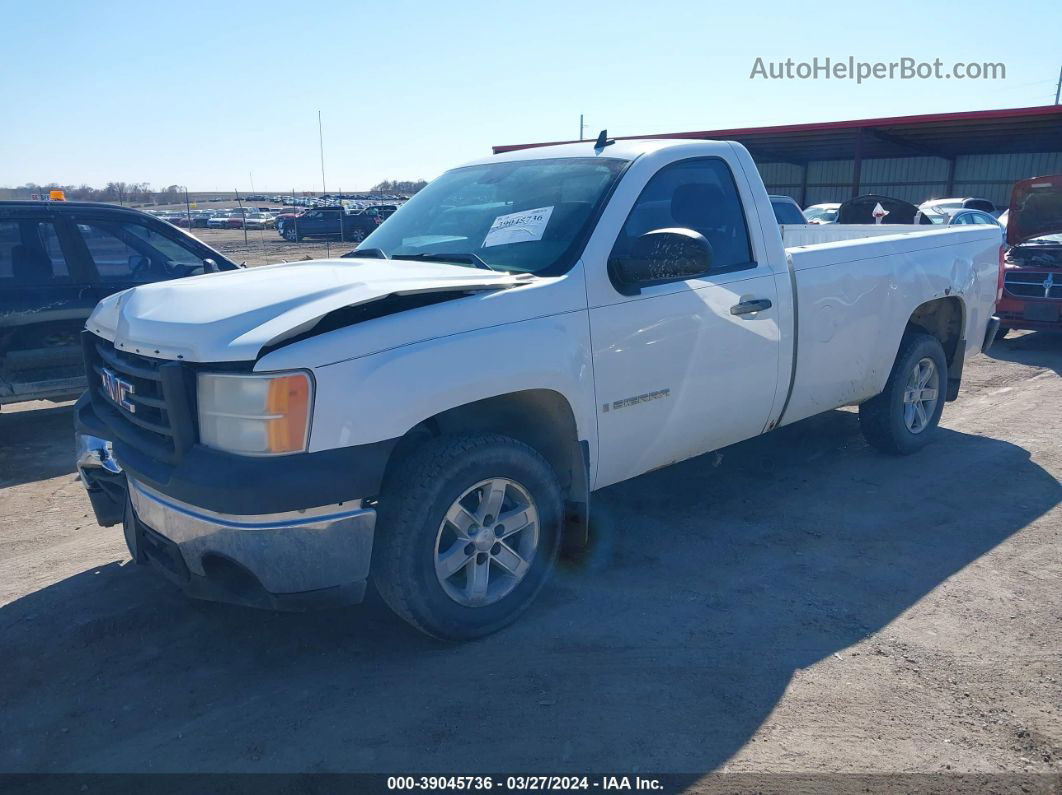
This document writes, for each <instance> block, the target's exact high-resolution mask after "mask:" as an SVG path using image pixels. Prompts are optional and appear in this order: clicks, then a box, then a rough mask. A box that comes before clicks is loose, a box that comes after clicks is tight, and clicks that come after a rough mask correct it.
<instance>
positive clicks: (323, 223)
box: [277, 207, 383, 243]
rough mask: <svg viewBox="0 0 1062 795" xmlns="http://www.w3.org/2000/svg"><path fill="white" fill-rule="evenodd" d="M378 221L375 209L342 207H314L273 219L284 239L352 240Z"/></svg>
mask: <svg viewBox="0 0 1062 795" xmlns="http://www.w3.org/2000/svg"><path fill="white" fill-rule="evenodd" d="M382 221H383V219H382V218H381V217H380V215H379V214H378V213H377V214H369V213H365V212H360V213H352V212H348V211H346V210H345V209H343V208H342V207H315V208H314V209H312V210H307V211H306V212H304V213H301V214H299V215H298V216H296V217H295V218H287V217H284V216H281V217H280V218H278V219H277V232H279V233H280V236H281V237H283V238H284V239H285V240H291V241H297V240H302V239H303V238H304V237H338V238H341V239H342V240H348V241H350V242H354V243H356V242H360V241H361V240H363V239H364V238H365V237H366V236H367V235H368V234H370V233H371V232H372V231H373V230H374V229H376V227H377V226H379V224H380V223H381V222H382Z"/></svg>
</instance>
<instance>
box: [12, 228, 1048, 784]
mask: <svg viewBox="0 0 1062 795" xmlns="http://www.w3.org/2000/svg"><path fill="white" fill-rule="evenodd" d="M273 236H274V237H275V234H274V235H273ZM203 237H204V239H209V238H208V236H207V235H206V234H204V235H203ZM266 237H267V238H269V237H270V233H266ZM240 238H241V242H242V233H240ZM1060 373H1062V340H1060V339H1059V338H1051V337H1049V336H1046V335H1043V334H1024V335H1021V336H1018V337H1015V338H1013V339H1008V340H1007V341H1006V342H1004V343H1002V344H997V345H996V346H994V348H993V351H992V356H991V357H981V358H979V359H978V361H977V362H976V363H974V364H972V365H970V366H968V368H967V372H966V375H965V383H964V388H963V392H962V395H961V397H960V399H959V401H958V402H956V403H952V404H949V405H948V407H947V409H946V410H945V412H944V418H943V430H942V431H941V432H940V434H939V438H938V440H937V441H936V442H935V443H934V444H932V445H931V446H930V447H928V448H927V449H925V450H924V451H922V452H921V453H919V454H917V455H916V456H913V457H910V458H902V459H901V458H892V457H887V456H884V455H881V454H879V453H877V452H875V451H873V450H871V449H870V448H868V447H867V445H866V443H865V442H864V441H863V439H862V437H861V436H860V434H859V429H858V423H857V419H856V415H855V414H854V413H853V412H851V411H847V410H845V411H833V412H830V413H828V414H826V415H823V416H821V417H817V418H813V419H811V420H808V421H805V422H802V423H799V424H797V425H795V426H792V427H789V428H786V429H783V430H781V431H779V432H776V433H774V434H770V435H768V436H765V437H762V438H759V439H755V440H752V441H750V442H746V443H743V444H740V445H736V446H734V447H732V448H728V449H726V450H724V451H722V454H721V455H719V454H712V455H707V456H703V457H701V458H697V459H694V460H691V461H688V462H686V463H684V464H680V465H677V466H674V467H671V468H669V469H666V470H661V471H658V472H655V473H652V474H650V475H646V476H643V477H641V478H638V479H636V480H634V481H632V482H629V483H625V484H621V485H619V486H615V487H611V488H609V489H606V490H604V491H602V492H598V493H597V494H596V495H595V501H594V506H593V508H594V512H595V520H594V533H595V542H594V545H593V547H592V549H591V550H590V551H589V552H588V553H587V554H586V555H585V556H584V557H583V558H582V559H581V560H580V561H578V562H569V563H566V564H565V565H564V566H563V567H562V568H561V569H560V570H559V571H558V572H557V573H556V575H555V576H554V577H553V579H552V581H551V583H550V585H549V586H547V588H546V589H545V590H544V592H543V594H542V596H541V597H540V599H539V601H538V602H537V603H536V604H535V605H534V606H533V607H532V608H531V610H530V611H529V612H528V613H526V614H525V615H524V616H523V618H521V620H520V621H519V622H518V623H517V624H515V625H514V626H512V627H511V628H509V629H507V630H505V631H503V632H501V633H499V634H497V635H494V636H492V637H490V638H487V639H484V640H482V641H478V642H475V643H470V644H467V645H460V646H454V645H446V644H442V643H438V642H435V641H432V640H429V639H427V638H425V637H423V636H421V635H419V634H417V633H416V632H415V631H413V630H411V629H409V628H408V627H406V626H405V625H404V624H403V623H401V622H400V621H399V620H397V619H395V618H393V617H392V616H391V615H390V614H389V613H388V612H387V610H386V609H385V607H384V606H383V605H382V604H381V602H380V600H379V599H378V598H377V597H375V596H374V595H371V594H370V597H369V600H368V602H367V603H366V604H364V605H362V606H360V607H357V608H351V609H346V610H339V611H331V612H327V613H311V614H278V613H268V612H260V611H255V610H250V609H244V608H238V607H229V606H224V605H216V604H208V603H198V602H193V601H189V600H187V599H186V598H184V597H183V596H182V595H181V594H180V593H178V592H177V591H176V590H174V588H172V587H171V586H170V585H168V584H167V583H165V582H164V581H163V580H162V579H160V578H159V577H157V576H156V575H154V574H153V573H152V572H151V571H150V570H146V569H144V568H141V567H137V566H135V565H132V564H130V563H129V561H128V558H127V555H126V552H125V548H124V546H123V542H122V537H121V532H120V530H119V529H118V528H110V529H103V528H100V527H98V526H97V525H96V524H95V522H94V520H93V518H92V515H91V511H90V508H89V503H88V500H87V499H86V497H85V494H84V492H83V490H82V487H81V485H80V484H79V483H78V482H77V479H76V476H75V474H74V470H73V460H72V455H71V412H70V409H69V407H68V406H62V407H47V406H45V407H39V406H25V407H21V408H18V409H15V410H12V411H9V410H5V411H4V412H3V414H0V672H2V673H0V771H6V772H20V771H24V772H29V771H76V772H92V771H96V772H104V771H106V772H113V771H157V772H161V771H250V772H270V771H289V772H292V771H308V772H339V771H372V772H390V773H395V772H403V773H414V772H421V771H443V772H449V773H465V774H474V773H483V772H487V771H492V772H503V771H509V772H512V771H523V772H537V773H546V772H574V773H593V772H598V773H631V772H636V771H646V772H650V771H651V772H672V773H682V774H684V775H685V776H686V777H687V778H686V779H684V780H686V781H687V782H688V783H689V785H691V786H692V787H693V788H695V789H696V788H697V782H698V780H699V779H700V777H701V776H703V775H705V774H707V773H709V772H712V771H715V772H717V773H723V772H725V773H735V774H737V773H785V772H789V773H813V774H820V773H825V772H831V771H848V772H856V773H890V774H895V773H901V772H903V773H920V772H925V773H947V772H951V773H955V772H969V773H985V774H1001V773H1030V774H1033V773H1035V774H1048V775H1047V776H1045V777H1043V778H1041V779H1038V780H1040V781H1043V782H1045V786H1046V787H1047V788H1048V789H1054V788H1055V787H1057V786H1058V785H1059V782H1060V781H1062V779H1059V778H1056V777H1057V776H1058V775H1059V774H1060V773H1062V588H1060V584H1062V553H1060V549H1062V507H1060V501H1062V485H1060V483H1059V475H1060V473H1062V444H1060V442H1062V378H1060ZM948 781H949V780H948V779H944V780H943V782H941V783H940V784H939V787H940V788H941V789H938V791H947V790H948V789H949V784H948ZM912 788H914V787H912ZM990 788H991V787H990Z"/></svg>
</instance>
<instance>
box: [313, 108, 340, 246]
mask: <svg viewBox="0 0 1062 795" xmlns="http://www.w3.org/2000/svg"><path fill="white" fill-rule="evenodd" d="M317 142H318V144H319V145H320V147H321V195H322V196H323V195H324V194H326V193H328V188H326V187H325V175H324V127H322V126H321V111H317ZM342 213H343V211H342V210H340V215H339V228H340V229H342V228H343V215H342ZM331 256H332V246H331V245H329V243H328V238H327V237H326V238H325V257H331Z"/></svg>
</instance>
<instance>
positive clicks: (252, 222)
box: [243, 213, 276, 229]
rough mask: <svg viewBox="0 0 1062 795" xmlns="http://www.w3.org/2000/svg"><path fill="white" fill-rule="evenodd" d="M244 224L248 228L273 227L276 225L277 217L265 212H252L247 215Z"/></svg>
mask: <svg viewBox="0 0 1062 795" xmlns="http://www.w3.org/2000/svg"><path fill="white" fill-rule="evenodd" d="M243 225H244V226H245V227H247V228H248V229H272V228H273V227H274V226H276V219H275V218H273V216H271V215H266V214H265V213H251V214H250V215H247V216H246V217H245V219H244V222H243Z"/></svg>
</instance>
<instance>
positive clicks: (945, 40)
mask: <svg viewBox="0 0 1062 795" xmlns="http://www.w3.org/2000/svg"><path fill="white" fill-rule="evenodd" d="M0 19H2V20H3V29H4V55H3V63H4V70H3V77H2V78H0V108H3V111H2V116H0V186H16V185H21V184H24V183H26V182H36V183H39V184H44V183H48V182H52V181H54V182H58V183H61V184H80V183H87V184H90V185H94V186H97V187H99V186H102V185H103V184H105V183H106V182H110V181H119V180H120V181H125V182H149V183H151V184H152V186H154V187H162V186H166V185H170V184H178V185H185V186H187V187H188V188H189V189H190V190H202V191H212V190H219V191H222V190H226V191H227V190H232V189H234V188H235V189H239V190H241V191H248V190H250V189H251V188H252V180H253V187H254V188H255V189H256V190H257V191H259V192H262V191H270V192H279V191H290V190H291V189H296V190H300V191H301V190H316V191H320V190H321V184H322V183H321V163H320V154H319V148H318V127H317V118H318V116H317V114H318V111H320V112H321V118H322V126H323V139H324V158H325V177H326V182H325V184H326V187H327V188H328V189H329V190H331V191H336V190H339V189H343V190H346V191H352V190H361V189H365V188H368V187H370V186H371V185H373V184H375V183H376V182H378V181H380V180H382V179H419V178H424V179H431V178H433V177H435V176H437V175H438V174H440V173H441V172H442V171H444V170H446V169H447V168H450V167H452V166H454V165H458V164H460V163H462V162H464V161H468V160H471V159H475V158H479V157H484V156H487V155H489V154H490V151H491V150H490V147H491V146H492V145H493V144H511V143H524V142H531V141H556V140H569V139H573V138H576V137H577V136H578V132H579V115H580V113H582V114H585V117H586V124H587V136H588V137H593V136H596V134H597V132H598V130H600V129H601V128H607V129H608V131H609V133H610V134H611V135H648V134H652V133H661V132H680V131H693V130H711V129H723V128H728V127H744V126H759V125H772V124H792V123H800V122H819V121H834V120H840V119H858V118H867V117H877V116H891V115H905V114H917V113H936V112H948V111H963V110H981V109H988V108H1006V107H1026V106H1031V105H1048V104H1051V103H1052V102H1053V101H1054V93H1055V83H1056V81H1057V80H1058V77H1059V68H1060V67H1062V48H1060V47H1058V46H1057V44H1056V43H1055V40H1054V39H1053V38H1051V37H1056V38H1057V34H1058V32H1059V30H1062V4H1060V3H1058V2H1057V0H1030V1H1029V2H1023V3H1011V4H1008V3H1004V2H1002V1H1001V0H994V2H980V1H979V0H968V1H967V2H963V3H933V2H926V0H921V2H911V3H908V2H905V0H890V1H889V2H881V0H863V2H849V3H836V2H832V3H830V2H823V3H809V2H806V0H805V2H795V0H786V2H775V1H774V0H760V2H756V3H742V2H729V3H719V4H715V3H708V2H685V1H684V0H674V1H673V2H669V0H652V2H619V1H618V0H616V1H614V2H605V1H603V0H602V1H601V2H591V3H587V2H571V0H567V2H553V0H536V1H535V2H522V3H515V2H511V3H507V2H504V0H495V1H494V2H479V1H478V0H475V1H474V0H468V1H467V2H460V1H458V0H450V1H448V2H441V1H440V0H423V1H421V2H415V1H413V0H387V2H379V0H372V2H361V0H345V1H343V2H332V0H280V2H273V0H255V1H254V2H245V0H209V2H202V1H201V0H185V1H184V2H179V3H159V2H144V0H140V1H139V2H126V1H125V0H107V1H106V2H104V0H82V1H81V2H53V1H52V0H33V2H26V0H0ZM1037 31H1043V32H1045V33H1046V34H1047V38H1038V36H1039V34H1038V33H1037ZM849 56H851V57H854V58H855V59H856V60H858V61H868V62H872V61H883V62H888V61H898V60H899V59H901V58H904V57H908V58H913V59H915V60H916V61H927V62H929V61H933V60H934V59H936V58H939V59H941V61H942V62H943V64H944V70H945V71H949V70H950V68H951V66H952V64H953V63H955V62H959V61H962V62H967V63H969V62H978V63H980V62H991V63H997V62H998V63H1003V64H1005V67H1006V79H1005V80H957V79H943V78H941V79H930V80H899V79H895V80H872V81H868V82H864V83H862V84H861V85H860V84H857V83H856V82H854V81H846V80H836V79H831V80H825V79H819V80H800V79H791V80H764V79H762V78H756V79H750V74H751V72H752V70H753V67H754V65H755V62H756V58H762V59H763V60H764V62H765V63H767V62H773V61H784V60H786V59H787V58H792V59H794V61H797V62H799V61H805V60H808V61H810V59H812V58H814V57H818V58H819V59H820V61H821V59H824V58H826V57H830V58H832V59H834V60H835V61H836V60H841V59H847V58H848V57H849Z"/></svg>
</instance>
